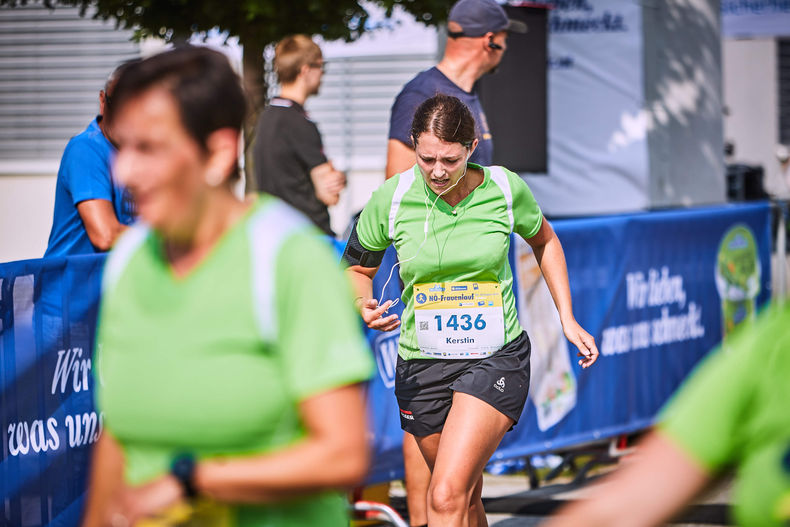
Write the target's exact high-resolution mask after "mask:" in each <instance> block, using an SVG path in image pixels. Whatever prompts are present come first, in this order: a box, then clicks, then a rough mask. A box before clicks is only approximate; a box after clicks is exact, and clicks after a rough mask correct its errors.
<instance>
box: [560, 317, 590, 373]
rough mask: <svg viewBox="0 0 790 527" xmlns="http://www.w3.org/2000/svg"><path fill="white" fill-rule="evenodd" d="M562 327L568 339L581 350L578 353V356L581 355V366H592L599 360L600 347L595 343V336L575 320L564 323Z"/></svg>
mask: <svg viewBox="0 0 790 527" xmlns="http://www.w3.org/2000/svg"><path fill="white" fill-rule="evenodd" d="M562 329H563V331H565V336H566V337H567V338H568V340H570V341H571V343H573V345H574V346H576V347H577V348H578V349H579V352H578V353H576V356H577V357H581V359H579V366H581V367H582V368H589V367H590V366H592V365H593V364H594V363H595V361H596V360H598V347H597V346H596V345H595V339H594V338H593V336H592V335H590V334H589V333H587V331H585V330H584V328H583V327H581V326H580V325H579V323H578V322H576V321H575V320H573V321H571V322H568V323H567V324H563V326H562Z"/></svg>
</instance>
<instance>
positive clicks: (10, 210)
mask: <svg viewBox="0 0 790 527" xmlns="http://www.w3.org/2000/svg"><path fill="white" fill-rule="evenodd" d="M55 180H56V177H55V173H54V172H53V173H52V174H49V175H43V174H26V175H6V174H3V175H1V176H0V263H3V262H11V261H14V260H28V259H31V258H41V257H42V256H43V255H44V250H46V248H47V239H48V238H49V229H50V227H51V226H52V210H53V207H54V204H55Z"/></svg>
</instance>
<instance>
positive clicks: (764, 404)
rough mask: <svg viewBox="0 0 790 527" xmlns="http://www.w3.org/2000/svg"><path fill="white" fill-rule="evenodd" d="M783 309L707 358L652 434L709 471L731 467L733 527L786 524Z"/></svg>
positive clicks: (787, 312) (787, 367)
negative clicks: (657, 431) (733, 471)
mask: <svg viewBox="0 0 790 527" xmlns="http://www.w3.org/2000/svg"><path fill="white" fill-rule="evenodd" d="M789 407H790V305H788V307H786V308H784V309H781V310H780V309H771V310H769V311H768V312H767V313H764V314H763V316H762V317H761V318H760V319H759V320H758V321H757V322H756V323H755V324H754V325H751V326H749V327H746V328H744V330H743V331H741V332H739V333H736V334H734V335H732V336H731V337H728V341H727V343H726V344H725V345H724V347H723V348H722V349H720V350H718V351H716V352H714V353H713V354H711V356H709V357H707V358H706V359H705V360H704V362H703V363H702V364H701V365H700V367H699V368H698V369H697V370H696V371H695V372H694V374H693V375H692V376H691V377H690V378H689V380H688V382H687V383H686V384H685V385H684V386H683V387H682V388H681V389H680V390H679V392H678V394H677V395H675V396H674V397H673V399H672V400H671V401H670V403H669V404H668V406H667V407H666V408H665V409H664V411H663V413H662V415H661V422H660V424H659V429H660V430H662V431H663V432H664V434H665V435H667V436H669V438H670V439H671V440H672V441H674V442H676V443H677V444H678V445H679V446H680V447H681V448H682V449H683V450H684V451H686V452H687V453H688V454H690V455H691V457H693V458H694V459H696V460H697V461H699V462H700V464H701V465H702V466H703V467H705V469H706V470H708V471H709V472H710V473H712V474H713V473H717V472H719V471H721V470H723V469H725V468H727V467H735V469H736V484H735V488H734V495H733V498H734V499H733V501H734V504H735V510H734V512H735V518H736V520H737V522H738V525H760V526H763V525H766V526H767V525H788V521H789V520H790V409H788V408H789Z"/></svg>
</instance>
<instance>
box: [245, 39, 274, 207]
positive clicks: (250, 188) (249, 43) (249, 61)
mask: <svg viewBox="0 0 790 527" xmlns="http://www.w3.org/2000/svg"><path fill="white" fill-rule="evenodd" d="M239 40H240V43H241V44H242V46H243V47H244V48H243V53H242V78H243V80H244V91H245V92H246V95H247V105H248V111H247V120H246V122H245V123H244V175H245V179H246V185H245V189H246V192H247V193H250V192H254V191H255V190H256V186H257V185H256V184H255V170H254V169H255V167H254V166H253V156H252V148H253V144H254V143H255V124H256V123H257V122H258V115H259V114H260V113H261V111H263V107H264V105H265V104H266V89H267V87H266V79H265V77H264V62H263V48H264V47H265V45H264V44H263V43H261V42H260V41H258V40H257V39H256V38H255V36H247V37H246V38H245V37H244V36H242V37H241V38H240V39H239Z"/></svg>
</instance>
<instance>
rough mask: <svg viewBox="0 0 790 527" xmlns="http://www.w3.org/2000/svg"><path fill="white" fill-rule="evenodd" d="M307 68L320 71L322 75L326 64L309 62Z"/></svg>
mask: <svg viewBox="0 0 790 527" xmlns="http://www.w3.org/2000/svg"><path fill="white" fill-rule="evenodd" d="M307 66H308V67H310V68H314V69H317V70H321V72H322V73H326V62H311V63H310V64H308V65H307Z"/></svg>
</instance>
